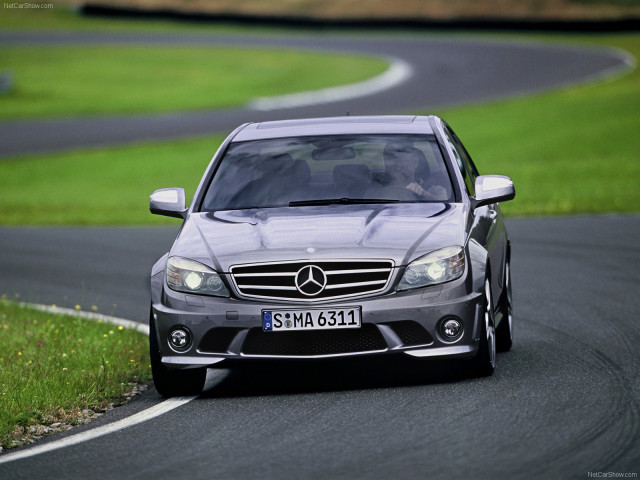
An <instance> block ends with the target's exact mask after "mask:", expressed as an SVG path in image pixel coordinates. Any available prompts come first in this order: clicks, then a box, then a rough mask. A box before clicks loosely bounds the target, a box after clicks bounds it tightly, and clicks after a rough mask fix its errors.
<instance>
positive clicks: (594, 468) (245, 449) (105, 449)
mask: <svg viewBox="0 0 640 480" xmlns="http://www.w3.org/2000/svg"><path fill="white" fill-rule="evenodd" d="M507 227H508V228H509V231H510V236H511V240H512V242H513V266H512V268H513V283H514V301H515V314H516V318H515V322H516V323H515V342H514V347H513V350H512V351H511V352H509V353H504V354H499V355H498V368H497V370H496V373H495V374H494V375H493V376H492V377H489V378H484V379H469V378H466V377H465V376H464V374H463V371H462V372H461V371H460V369H459V365H458V364H455V363H450V362H433V361H432V362H421V361H417V359H404V358H401V359H398V361H395V362H380V361H373V362H369V361H362V362H357V363H349V364H347V365H344V364H330V365H328V366H324V365H320V364H317V363H309V364H306V363H305V364H304V365H302V366H298V367H295V368H281V367H280V368H267V367H265V368H261V369H259V370H256V371H252V370H232V371H225V370H221V371H218V373H216V375H215V378H214V381H213V385H212V387H211V388H210V389H209V390H208V391H206V392H205V393H204V394H203V395H201V396H200V397H199V398H197V399H196V400H194V401H192V402H190V403H188V404H186V405H183V406H182V407H180V408H178V409H175V410H172V411H171V412H169V413H166V414H164V415H163V416H161V417H158V418H155V419H153V420H150V421H148V422H145V423H142V424H139V425H136V426H134V427H131V428H128V429H125V430H122V431H120V432H118V433H115V434H112V435H108V436H104V437H101V438H98V439H95V440H92V441H89V442H86V443H83V444H80V445H76V446H71V447H68V448H64V449H61V450H57V451H54V452H50V453H45V454H41V455H38V456H35V457H33V458H30V459H26V460H20V461H15V462H10V463H6V464H0V477H1V478H3V479H10V478H16V479H18V478H45V477H46V478H78V479H80V478H86V477H87V476H89V475H93V476H95V477H96V478H114V479H116V478H154V479H156V478H158V479H165V478H166V479H169V478H202V479H211V478H216V479H217V478H230V479H251V478H256V479H257V478H260V479H265V478H331V479H333V478H345V479H350V478H376V479H386V478H400V477H402V476H406V477H410V478H443V479H447V478H496V477H499V476H503V477H504V478H542V477H545V478H585V477H587V473H588V472H609V471H612V472H638V469H639V468H640V454H639V453H638V452H640V448H639V447H640V400H639V399H640V361H639V360H638V355H637V352H638V349H637V346H638V344H639V343H640V325H639V324H638V322H637V321H636V318H635V314H636V312H637V307H638V293H640V292H639V291H638V285H640V272H639V271H638V269H637V268H635V267H634V265H635V266H637V265H639V264H640V246H639V245H638V243H637V241H636V239H637V238H638V236H639V235H640V216H637V215H629V216H622V215H620V216H618V215H612V216H596V217H592V216H583V217H581V216H578V217H566V218H546V219H545V218H538V219H511V220H508V222H507ZM175 231H176V230H175V229H174V228H166V227H163V228H143V229H130V228H103V229H77V230H72V231H71V232H69V231H65V229H33V228H2V229H0V239H1V242H0V248H1V250H0V251H2V252H7V250H8V249H15V245H17V244H20V245H22V248H23V255H24V256H23V257H19V256H18V257H16V259H15V262H16V264H18V263H23V264H25V263H30V264H31V266H28V265H25V269H26V273H25V275H24V277H25V278H33V274H34V273H35V270H36V268H37V267H36V266H37V265H38V264H40V267H41V268H40V271H41V273H44V272H46V271H49V270H56V271H57V278H58V280H59V282H61V283H63V285H62V286H60V287H59V288H60V290H61V291H65V290H66V291H71V290H73V287H74V286H75V288H76V291H77V294H78V295H79V294H80V290H81V289H80V288H79V287H80V283H81V281H80V278H84V277H85V276H86V274H87V273H86V272H85V273H83V272H84V271H85V268H86V270H87V272H88V270H89V267H85V265H90V266H92V268H93V272H95V276H96V277H97V278H96V279H95V284H96V285H97V286H99V285H103V286H104V287H105V289H106V291H105V293H104V299H105V301H107V302H108V301H111V299H112V298H119V297H120V295H122V293H121V291H122V292H126V291H129V292H130V294H129V295H128V296H126V298H128V299H129V300H128V302H127V301H125V302H121V303H120V304H119V305H118V307H117V310H116V313H119V314H120V315H122V316H129V317H136V316H140V315H141V314H142V311H143V310H145V309H146V303H145V302H147V301H148V298H147V295H148V293H147V291H146V288H145V287H144V285H143V277H144V273H143V272H138V273H137V274H135V275H134V274H133V273H132V272H136V271H137V270H138V269H139V268H140V267H142V264H144V263H146V259H144V258H142V259H139V257H140V254H141V252H143V251H144V252H145V255H146V256H147V257H149V258H150V257H153V256H155V255H160V254H161V253H162V252H163V250H164V249H165V248H166V247H167V244H166V242H169V241H170V238H171V237H172V236H173V235H174V234H175ZM67 235H68V236H67ZM100 239H102V240H100ZM117 239H120V241H119V242H118V241H117ZM112 242H115V243H116V245H113V246H110V245H111V244H112ZM30 245H31V246H30ZM38 245H40V246H41V245H48V246H49V247H48V248H50V249H51V252H56V255H57V257H58V260H57V261H56V262H54V263H53V264H51V263H46V262H45V263H43V262H42V261H41V260H42V258H41V257H35V258H33V260H32V261H30V260H29V256H28V255H27V252H28V251H30V250H31V249H33V250H35V249H37V247H38ZM2 258H3V265H2V271H3V272H7V273H8V274H5V275H2V281H1V283H0V291H6V290H7V288H9V287H10V283H11V281H12V280H10V279H13V280H18V281H20V278H21V276H20V275H17V273H18V271H19V269H17V268H15V267H11V268H10V270H8V269H7V263H6V259H5V256H4V255H3V257H2ZM73 259H76V260H73ZM116 261H117V263H118V264H119V265H121V267H120V269H121V270H124V269H125V267H124V266H126V267H127V269H130V270H131V272H130V273H129V274H125V275H124V276H123V277H122V278H121V279H120V281H119V282H118V281H116V277H115V273H114V270H116V269H117V268H116V267H114V266H113V265H112V264H113V263H115V262H116ZM78 267H80V268H78ZM143 270H144V269H143ZM29 272H30V273H29ZM16 275H17V276H16ZM36 283H40V282H35V281H33V284H32V290H33V291H34V292H35V291H36V289H37V288H39V287H38V285H37V284H36ZM41 283H42V284H43V285H49V283H50V282H49V278H47V277H45V278H43V279H42V281H41ZM64 284H66V285H64ZM114 284H118V285H119V286H114ZM92 288H93V287H91V286H90V285H85V289H86V290H85V296H86V295H90V294H91V293H89V292H91V291H92ZM120 289H121V291H120ZM50 294H51V295H52V296H55V295H56V294H58V292H56V291H53V290H52V291H51V292H50ZM33 300H38V299H36V298H34V299H33ZM68 301H70V303H73V302H75V301H79V300H76V298H68ZM138 304H142V306H139V305H138ZM130 308H133V309H131V310H130ZM139 310H140V311H139ZM159 401H161V398H160V397H159V396H158V395H157V393H156V392H155V390H151V391H149V392H147V393H145V394H144V395H142V397H140V398H138V399H137V400H136V401H134V402H133V403H132V404H129V405H127V406H126V407H123V408H120V409H116V410H114V411H112V412H110V413H109V414H107V415H105V416H103V417H102V418H101V419H99V420H98V421H96V422H94V423H92V424H89V425H85V426H83V427H78V428H76V429H73V430H71V431H70V432H65V433H64V434H62V435H61V436H64V435H69V434H73V433H75V432H76V431H78V430H83V429H88V428H93V427H95V426H99V425H102V424H104V423H106V422H109V421H114V420H116V419H118V418H120V417H122V416H126V415H128V414H129V413H131V412H134V411H139V410H142V409H143V408H146V407H148V406H150V405H153V404H155V403H157V402H159ZM58 437H59V436H56V438H58ZM46 441H51V440H45V441H44V442H46ZM39 443H41V442H39ZM1 458H2V455H0V459H1Z"/></svg>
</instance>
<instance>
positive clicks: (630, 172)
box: [0, 34, 640, 225]
mask: <svg viewBox="0 0 640 480" xmlns="http://www.w3.org/2000/svg"><path fill="white" fill-rule="evenodd" d="M503 38H505V39H508V38H511V37H503ZM567 39H570V40H571V41H574V42H578V41H580V42H582V43H593V44H596V45H610V46H615V47H619V48H623V49H625V50H627V51H629V52H631V53H632V54H633V55H635V56H636V57H640V35H639V34H620V35H602V36H569V37H558V38H553V39H552V40H557V41H566V40H567ZM543 40H549V37H544V38H543ZM638 112H640V72H639V71H638V70H637V69H636V70H634V71H632V72H631V73H628V74H626V75H624V76H621V77H618V78H615V79H611V80H607V81H602V82H595V83H591V84H588V85H583V86H577V87H571V88H566V89H562V90H559V91H555V92H551V93H546V94H541V95H535V96H532V97H527V98H521V99H516V100H506V101H500V102H493V103H488V104H482V105H476V106H471V107H464V108H456V109H449V110H444V111H440V112H438V113H439V114H441V115H442V116H443V117H444V118H445V119H446V120H447V121H448V122H449V123H450V124H451V125H452V127H453V128H454V129H455V130H456V131H457V132H458V134H459V135H460V137H461V138H462V140H463V141H464V142H465V144H466V145H467V146H468V148H469V150H470V153H471V155H472V156H473V158H474V160H475V162H476V163H477V165H478V168H479V169H480V171H481V173H501V174H505V175H509V176H511V177H512V178H513V179H514V181H515V183H516V190H517V192H518V193H517V196H516V199H515V200H514V201H513V202H507V203H505V204H504V210H505V212H506V213H507V214H508V215H511V216H522V215H558V214H579V213H606V212H638V211H640V180H639V179H640V157H639V156H638V153H637V152H639V151H640V135H638V126H639V123H638V118H639V117H638ZM424 113H429V112H424ZM221 140H222V137H220V136H217V137H209V138H201V139H196V140H183V141H179V142H154V143H149V144H144V145H139V146H134V147H112V148H108V149H104V150H98V149H94V150H86V151H77V152H70V153H61V154H55V155H38V156H29V157H23V158H16V159H13V160H5V161H0V191H1V192H2V195H0V224H4V225H20V224H32V225H65V224H67V225H110V224H111V225H117V224H156V223H175V222H176V221H177V220H174V219H169V218H164V217H159V216H155V215H150V214H149V213H148V195H149V193H151V191H153V190H154V189H156V188H161V187H168V186H183V187H185V188H186V190H187V197H188V198H190V197H191V195H192V194H193V192H194V191H195V188H196V186H197V183H198V181H199V179H200V177H201V175H202V173H203V172H204V169H205V168H206V166H207V164H208V162H209V160H210V159H211V156H212V155H213V153H214V152H215V150H216V148H217V146H218V145H219V144H220V142H221Z"/></svg>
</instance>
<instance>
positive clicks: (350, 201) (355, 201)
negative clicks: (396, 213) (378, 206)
mask: <svg viewBox="0 0 640 480" xmlns="http://www.w3.org/2000/svg"><path fill="white" fill-rule="evenodd" d="M397 202H399V200H392V199H389V198H347V197H343V198H323V199H319V200H300V201H296V202H289V206H290V207H307V206H313V205H366V204H367V203H397Z"/></svg>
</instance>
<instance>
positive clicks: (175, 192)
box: [149, 188, 187, 219]
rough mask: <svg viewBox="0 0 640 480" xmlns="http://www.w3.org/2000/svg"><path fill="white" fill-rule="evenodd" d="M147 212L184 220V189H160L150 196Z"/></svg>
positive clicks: (185, 210)
mask: <svg viewBox="0 0 640 480" xmlns="http://www.w3.org/2000/svg"><path fill="white" fill-rule="evenodd" d="M149 210H150V211H151V213H154V214H156V215H166V216H167V217H175V218H183V219H184V218H185V216H186V215H187V207H185V205H184V188H161V189H160V190H156V191H155V192H153V193H152V194H151V197H150V199H149Z"/></svg>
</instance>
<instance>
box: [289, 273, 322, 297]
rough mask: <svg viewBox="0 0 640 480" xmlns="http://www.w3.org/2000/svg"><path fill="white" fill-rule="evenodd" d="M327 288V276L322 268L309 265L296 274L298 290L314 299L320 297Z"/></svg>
mask: <svg viewBox="0 0 640 480" xmlns="http://www.w3.org/2000/svg"><path fill="white" fill-rule="evenodd" d="M326 286H327V275H326V274H325V273H324V272H323V271H322V269H321V268H320V267H316V266H315V265H307V266H306V267H302V268H301V269H300V270H298V273H296V288H297V289H298V291H299V292H300V293H301V294H303V295H307V296H308V297H312V296H314V295H318V294H319V293H320V292H322V291H323V290H324V287H326Z"/></svg>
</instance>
